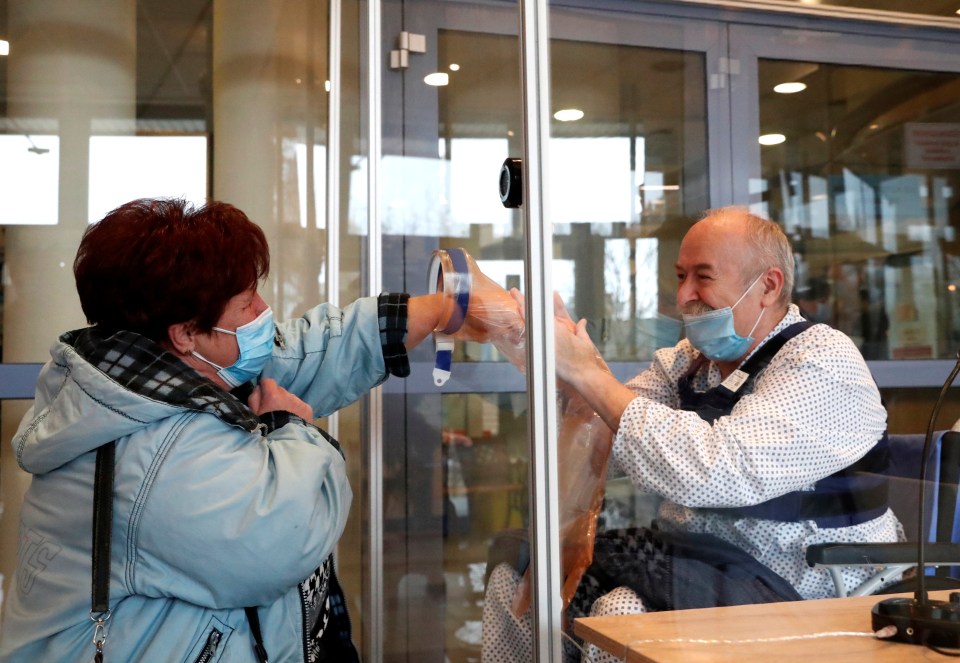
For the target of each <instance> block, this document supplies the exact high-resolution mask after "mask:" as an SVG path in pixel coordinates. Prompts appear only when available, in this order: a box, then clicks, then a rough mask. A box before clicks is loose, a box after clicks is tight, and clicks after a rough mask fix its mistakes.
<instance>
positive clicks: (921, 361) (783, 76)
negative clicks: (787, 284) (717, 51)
mask: <svg viewBox="0 0 960 663" xmlns="http://www.w3.org/2000/svg"><path fill="white" fill-rule="evenodd" d="M841 42H842V45H843V47H842V48H839V47H838V45H839V44H840V43H841ZM730 49H731V60H733V61H736V62H738V65H739V69H740V75H739V76H737V77H736V78H735V79H734V83H733V85H734V87H733V91H734V94H733V96H732V98H731V99H732V103H733V108H734V111H733V114H732V115H733V117H735V118H737V120H738V121H737V123H736V124H735V125H734V127H733V134H734V135H735V136H737V137H738V139H737V140H736V141H735V143H734V145H735V149H734V168H733V171H734V172H739V173H740V176H739V177H738V178H737V179H736V181H735V183H734V188H735V190H736V191H737V193H738V195H739V196H740V197H741V199H742V200H749V201H750V202H751V204H753V205H754V206H756V207H757V208H758V209H759V210H760V211H761V213H763V214H766V215H769V216H770V217H771V218H773V219H774V220H776V221H778V222H779V223H781V224H782V225H783V227H784V230H786V232H787V233H788V235H789V236H790V237H791V238H792V240H793V243H794V250H795V253H796V255H797V279H796V291H795V293H794V299H795V301H796V303H797V304H798V305H799V306H800V307H801V309H802V310H803V312H804V314H805V315H806V316H807V317H808V318H810V319H814V320H817V321H822V322H827V323H829V324H831V325H833V326H834V327H836V328H838V329H841V330H842V331H844V332H845V333H846V334H848V335H849V336H850V337H851V338H852V339H853V341H854V342H855V343H856V344H857V345H858V347H859V348H860V350H861V352H862V353H863V355H864V356H865V357H866V359H867V360H868V361H869V362H870V366H871V370H872V371H873V373H874V376H875V378H876V379H877V380H878V382H879V383H880V385H881V387H886V388H887V390H886V394H885V396H886V398H887V406H888V410H889V411H890V425H891V430H892V431H896V432H918V431H919V430H921V429H922V428H923V427H924V426H925V422H926V418H927V415H928V413H929V410H930V406H931V405H932V399H930V398H929V397H928V396H927V395H921V392H917V391H916V390H915V389H909V388H912V387H917V386H923V387H935V386H939V384H940V383H941V382H942V381H943V379H944V378H945V376H946V375H947V374H948V373H949V370H950V366H951V364H952V361H953V358H954V357H955V355H956V351H957V347H958V341H960V326H958V323H960V299H958V297H960V295H958V293H957V285H958V284H957V280H958V277H960V272H958V267H960V248H958V244H957V241H958V240H957V231H958V228H960V206H958V204H957V201H958V195H960V194H958V191H960V62H958V61H957V59H956V57H953V55H954V54H955V53H956V49H957V43H956V40H955V39H954V41H952V42H945V41H943V42H942V41H936V40H919V39H915V38H904V37H902V36H897V35H870V34H864V35H859V36H858V35H849V34H840V33H837V32H826V31H814V30H806V29H803V30H797V29H787V28H773V27H763V28H760V27H747V26H732V27H731V28H730ZM954 416H955V415H954ZM920 421H922V422H924V424H923V426H921V425H920V424H918V422H920ZM948 425H949V424H948Z"/></svg>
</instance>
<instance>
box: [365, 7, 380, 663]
mask: <svg viewBox="0 0 960 663" xmlns="http://www.w3.org/2000/svg"><path fill="white" fill-rule="evenodd" d="M380 19H381V5H380V0H367V219H368V224H367V269H368V271H367V284H368V288H369V291H368V294H371V295H377V294H379V292H380V289H381V287H382V282H383V264H382V255H381V254H382V240H381V226H382V220H381V216H380V165H381V151H382V149H383V147H382V126H381V109H380V104H381V103H382V96H383V95H382V90H381V87H382V86H381V80H380V79H381V76H380V74H381V67H382V66H383V61H382V60H383V58H382V53H381V47H380V42H381V38H382V36H381V34H380V32H381V27H380V23H381V21H380ZM367 405H368V407H367V441H368V455H367V469H368V475H367V485H368V494H367V501H368V505H367V527H368V532H367V534H368V540H369V549H370V557H369V565H368V567H367V579H366V580H367V582H366V587H365V601H366V606H367V609H366V610H365V614H366V615H367V616H368V622H367V623H366V624H364V636H365V638H364V641H365V647H364V651H365V654H366V655H365V657H364V659H365V660H366V661H369V663H381V662H382V661H383V633H384V623H383V622H384V619H383V602H382V600H381V599H382V597H383V591H382V589H383V448H382V447H383V393H382V391H381V388H380V387H377V388H376V389H374V390H372V391H371V392H370V394H369V396H368V397H367Z"/></svg>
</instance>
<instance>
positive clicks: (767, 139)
mask: <svg viewBox="0 0 960 663" xmlns="http://www.w3.org/2000/svg"><path fill="white" fill-rule="evenodd" d="M786 139H787V137H786V136H784V135H783V134H763V135H762V136H760V138H758V139H757V141H758V142H759V143H760V144H761V145H779V144H780V143H782V142H783V141H785V140H786Z"/></svg>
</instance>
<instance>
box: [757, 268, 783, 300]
mask: <svg viewBox="0 0 960 663" xmlns="http://www.w3.org/2000/svg"><path fill="white" fill-rule="evenodd" d="M760 282H761V283H762V284H763V299H764V301H765V302H766V301H767V300H769V302H768V303H769V304H772V303H773V302H776V301H777V300H778V299H780V292H781V291H782V290H783V272H782V271H781V270H780V268H779V267H771V268H769V269H768V270H767V273H766V274H764V275H763V278H762V279H760Z"/></svg>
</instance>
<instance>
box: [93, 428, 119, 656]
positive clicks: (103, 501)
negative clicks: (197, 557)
mask: <svg viewBox="0 0 960 663" xmlns="http://www.w3.org/2000/svg"><path fill="white" fill-rule="evenodd" d="M116 451H117V443H116V442H115V441H114V442H111V443H109V444H104V445H103V446H101V447H100V448H99V449H97V466H96V469H95V470H94V474H93V560H92V564H91V583H90V585H91V588H90V619H91V620H93V622H94V624H95V626H94V631H93V644H94V646H95V647H96V649H97V651H96V654H95V655H94V658H93V660H94V663H102V662H103V643H104V642H106V640H107V629H106V622H107V620H108V619H110V534H111V531H112V529H113V527H112V525H113V465H114V458H115V456H116Z"/></svg>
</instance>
